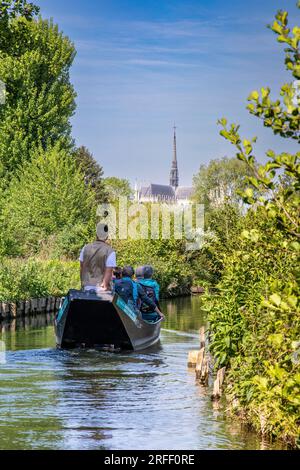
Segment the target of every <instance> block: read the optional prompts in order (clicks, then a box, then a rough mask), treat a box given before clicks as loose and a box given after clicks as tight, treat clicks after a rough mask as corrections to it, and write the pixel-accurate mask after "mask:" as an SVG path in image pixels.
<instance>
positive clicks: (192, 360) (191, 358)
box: [188, 350, 199, 367]
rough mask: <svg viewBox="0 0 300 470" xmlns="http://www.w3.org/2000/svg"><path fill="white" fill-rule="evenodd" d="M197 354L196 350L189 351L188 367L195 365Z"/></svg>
mask: <svg viewBox="0 0 300 470" xmlns="http://www.w3.org/2000/svg"><path fill="white" fill-rule="evenodd" d="M198 354H199V351H198V350H193V351H189V356H188V367H196V364H197V358H198Z"/></svg>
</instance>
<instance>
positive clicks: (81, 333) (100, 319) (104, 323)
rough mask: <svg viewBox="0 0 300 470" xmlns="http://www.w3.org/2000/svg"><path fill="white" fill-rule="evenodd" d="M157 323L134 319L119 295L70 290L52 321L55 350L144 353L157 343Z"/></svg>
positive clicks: (138, 318) (158, 325)
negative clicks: (110, 348) (107, 349)
mask: <svg viewBox="0 0 300 470" xmlns="http://www.w3.org/2000/svg"><path fill="white" fill-rule="evenodd" d="M160 324H161V322H160V319H159V317H157V318H156V319H155V320H154V321H152V322H149V321H146V320H144V319H143V318H142V316H141V315H140V314H138V315H136V312H134V311H133V310H132V309H131V308H130V306H129V305H127V304H126V303H125V302H124V301H123V300H122V299H121V298H120V297H119V296H118V295H115V296H112V295H111V294H107V293H103V294H102V293H101V294H96V293H95V292H93V291H92V292H84V291H78V290H70V291H69V293H68V295H67V296H66V298H65V300H64V302H63V305H62V306H61V308H60V309H59V311H58V313H57V315H56V317H55V322H54V325H55V335H56V344H57V347H59V348H63V349H71V348H77V347H103V346H106V345H114V348H115V349H118V348H120V349H123V350H135V351H138V350H143V349H146V348H148V347H150V346H152V345H154V344H155V343H157V342H158V341H159V335H160Z"/></svg>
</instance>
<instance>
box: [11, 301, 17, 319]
mask: <svg viewBox="0 0 300 470" xmlns="http://www.w3.org/2000/svg"><path fill="white" fill-rule="evenodd" d="M10 316H11V318H17V304H16V303H14V302H12V303H11V304H10Z"/></svg>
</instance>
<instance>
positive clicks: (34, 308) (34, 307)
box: [30, 299, 38, 313]
mask: <svg viewBox="0 0 300 470" xmlns="http://www.w3.org/2000/svg"><path fill="white" fill-rule="evenodd" d="M30 311H31V312H32V313H37V311H38V299H31V300H30Z"/></svg>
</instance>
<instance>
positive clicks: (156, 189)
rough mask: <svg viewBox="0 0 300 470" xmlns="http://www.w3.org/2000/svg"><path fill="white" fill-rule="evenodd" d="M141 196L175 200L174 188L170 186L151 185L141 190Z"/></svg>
mask: <svg viewBox="0 0 300 470" xmlns="http://www.w3.org/2000/svg"><path fill="white" fill-rule="evenodd" d="M140 196H141V197H156V198H168V199H169V198H170V199H174V197H175V192H174V188H172V186H169V185H165V184H150V185H149V186H144V187H142V188H141V191H140Z"/></svg>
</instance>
